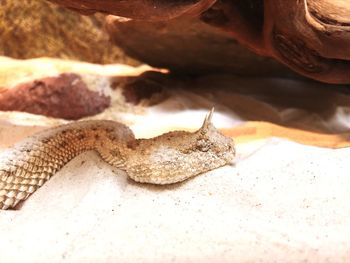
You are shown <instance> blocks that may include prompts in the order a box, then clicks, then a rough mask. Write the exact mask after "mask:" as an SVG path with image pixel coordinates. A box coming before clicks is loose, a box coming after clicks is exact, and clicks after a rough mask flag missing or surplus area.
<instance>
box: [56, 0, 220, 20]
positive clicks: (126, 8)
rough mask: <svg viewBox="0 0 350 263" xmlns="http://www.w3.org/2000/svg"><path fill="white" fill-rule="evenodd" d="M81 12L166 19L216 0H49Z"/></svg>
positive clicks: (194, 11) (198, 9)
mask: <svg viewBox="0 0 350 263" xmlns="http://www.w3.org/2000/svg"><path fill="white" fill-rule="evenodd" d="M50 1H51V2H55V3H57V4H60V5H63V6H65V7H68V8H70V9H73V10H76V11H78V12H80V13H83V14H93V13H95V12H103V13H108V14H113V15H118V16H123V17H128V18H133V19H140V20H148V21H151V20H168V19H172V18H174V17H178V16H180V15H184V14H187V15H199V14H200V13H201V12H203V11H204V10H206V9H208V8H209V7H210V6H211V5H212V4H213V3H215V1H216V0H128V1H125V0H100V1H95V0H79V1H71V0H50Z"/></svg>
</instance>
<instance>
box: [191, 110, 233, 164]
mask: <svg viewBox="0 0 350 263" xmlns="http://www.w3.org/2000/svg"><path fill="white" fill-rule="evenodd" d="M213 113H214V108H212V109H211V110H210V112H209V113H208V114H207V115H206V117H205V119H204V122H203V125H202V127H201V128H200V129H199V130H198V131H197V132H195V135H196V136H195V138H196V142H195V149H196V150H197V151H199V152H207V153H208V154H210V155H214V156H216V157H218V158H219V159H222V160H225V161H226V164H229V163H232V162H233V160H234V157H235V154H236V152H235V145H234V142H233V140H232V138H229V137H226V136H225V135H223V134H222V133H220V132H219V131H218V130H217V129H216V128H215V126H214V125H213V123H212V117H213Z"/></svg>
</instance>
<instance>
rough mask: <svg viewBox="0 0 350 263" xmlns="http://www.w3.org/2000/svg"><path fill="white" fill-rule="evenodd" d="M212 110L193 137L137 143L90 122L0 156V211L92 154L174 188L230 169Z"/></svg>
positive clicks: (113, 126) (227, 145)
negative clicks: (87, 153)
mask: <svg viewBox="0 0 350 263" xmlns="http://www.w3.org/2000/svg"><path fill="white" fill-rule="evenodd" d="M212 114H213V110H212V111H211V112H210V113H209V114H208V115H207V116H206V118H205V120H204V123H203V125H202V127H201V128H200V129H199V130H197V131H195V132H185V131H173V132H168V133H165V134H163V135H160V136H158V137H154V138H150V139H135V136H134V134H133V132H132V131H131V130H130V129H129V128H128V127H127V126H125V125H124V124H121V123H118V122H114V121H103V120H91V121H80V122H75V123H72V124H66V125H62V126H58V127H56V128H50V129H48V130H45V131H43V132H40V133H38V134H35V135H33V136H31V137H29V138H27V139H25V140H24V141H21V142H19V143H18V144H15V145H14V146H13V147H12V148H9V149H7V150H5V151H4V152H3V153H2V155H1V156H0V209H14V208H15V206H16V205H17V204H18V203H19V202H21V201H23V200H25V199H26V198H28V197H29V196H30V195H31V194H32V193H33V192H35V191H36V190H37V189H38V188H40V187H41V186H42V185H43V184H44V183H45V182H46V181H47V180H49V179H50V178H51V177H52V176H53V175H54V174H55V173H56V172H57V171H59V170H60V169H61V168H62V167H63V166H64V165H65V164H66V163H68V162H69V161H70V160H72V159H73V158H74V157H76V156H77V155H79V154H80V153H82V152H84V151H88V150H95V151H97V152H98V153H99V155H100V156H101V158H102V159H103V160H104V161H106V162H107V163H108V164H110V165H112V166H114V167H116V168H119V169H121V170H124V171H125V172H126V173H127V175H128V176H129V177H130V178H132V179H133V180H135V181H137V182H141V183H151V184H161V185H162V184H172V183H176V182H181V181H184V180H186V179H188V178H190V177H193V176H195V175H198V174H201V173H204V172H207V171H210V170H212V169H215V168H218V167H221V166H224V165H226V164H230V163H232V162H233V160H234V157H235V147H234V142H233V140H232V139H231V138H229V137H226V136H224V135H222V134H221V133H220V132H219V131H218V130H217V129H216V128H215V127H214V126H213V124H212V122H211V118H212Z"/></svg>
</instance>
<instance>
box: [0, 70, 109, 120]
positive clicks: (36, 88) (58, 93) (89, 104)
mask: <svg viewBox="0 0 350 263" xmlns="http://www.w3.org/2000/svg"><path fill="white" fill-rule="evenodd" d="M73 91H74V92H73ZM109 105H110V98H109V97H107V96H105V95H103V94H99V93H98V92H96V91H91V90H89V89H88V87H87V85H86V83H84V81H83V80H82V79H81V77H80V76H78V75H77V74H60V75H59V76H56V77H46V78H42V79H37V80H34V81H31V82H28V83H23V84H19V85H17V86H15V87H12V88H11V89H2V90H1V92H0V110H1V111H24V112H28V113H34V114H40V115H45V116H48V117H55V118H62V119H68V120H77V119H80V118H83V117H86V116H91V115H95V114H97V113H100V112H102V111H103V110H105V109H106V108H107V107H108V106H109Z"/></svg>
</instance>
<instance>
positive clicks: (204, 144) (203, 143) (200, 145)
mask: <svg viewBox="0 0 350 263" xmlns="http://www.w3.org/2000/svg"><path fill="white" fill-rule="evenodd" d="M196 148H197V150H199V151H201V152H207V151H209V150H210V143H209V142H208V141H207V140H204V139H201V140H198V141H197V144H196Z"/></svg>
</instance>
